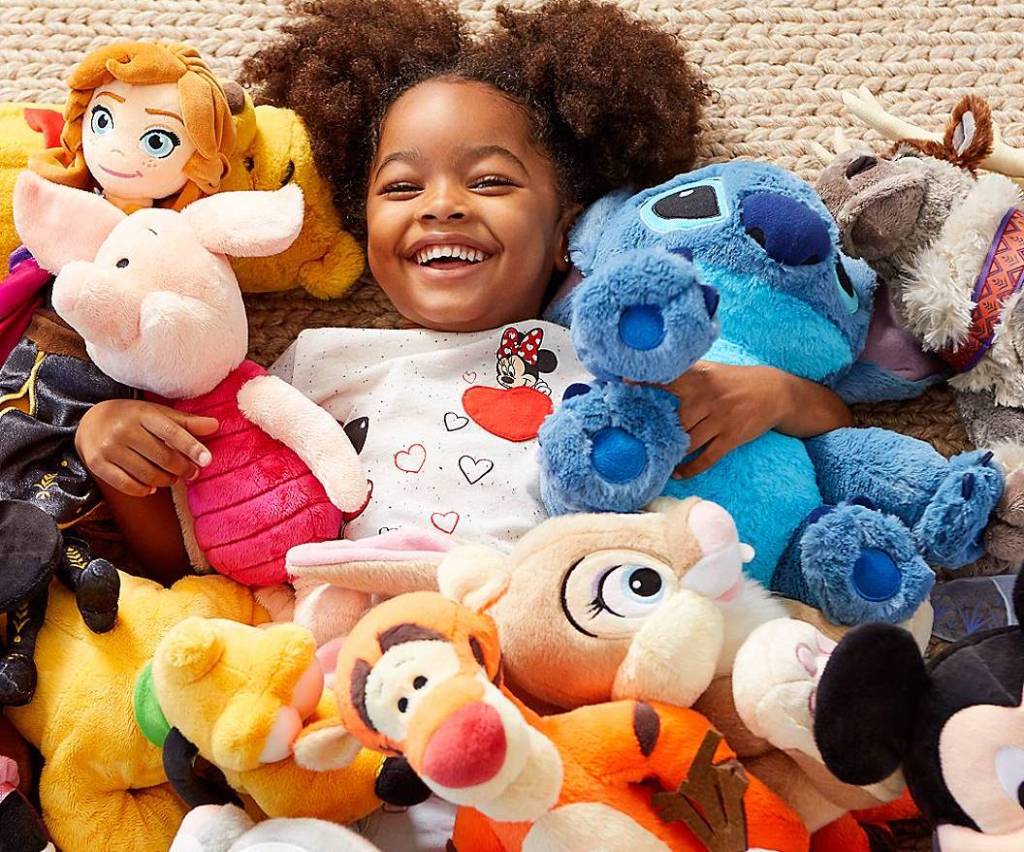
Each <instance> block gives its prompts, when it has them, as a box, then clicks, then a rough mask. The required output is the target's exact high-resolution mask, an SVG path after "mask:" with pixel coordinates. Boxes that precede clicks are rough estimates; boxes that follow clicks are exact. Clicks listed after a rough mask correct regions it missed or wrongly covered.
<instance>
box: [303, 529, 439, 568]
mask: <svg viewBox="0 0 1024 852" xmlns="http://www.w3.org/2000/svg"><path fill="white" fill-rule="evenodd" d="M455 544H456V543H455V542H454V541H453V540H452V537H451V536H449V535H442V534H441V533H435V532H434V531H432V530H425V529H419V528H413V527H403V528H401V529H397V530H391V531H390V532H386V533H381V534H380V535H375V536H371V537H370V538H361V539H358V540H356V541H349V540H347V539H343V540H339V541H321V542H317V543H314V544H301V545H299V546H298V547H293V548H292V549H291V550H290V551H289V552H288V564H289V565H294V566H299V565H325V564H331V565H335V564H339V563H346V562H382V561H387V562H423V561H428V560H431V559H436V557H437V554H439V553H447V552H448V551H449V550H451V549H452V548H453V547H455Z"/></svg>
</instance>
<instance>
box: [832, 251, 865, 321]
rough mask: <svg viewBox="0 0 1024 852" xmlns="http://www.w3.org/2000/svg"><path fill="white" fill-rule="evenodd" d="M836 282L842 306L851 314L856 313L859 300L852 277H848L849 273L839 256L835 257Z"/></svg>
mask: <svg viewBox="0 0 1024 852" xmlns="http://www.w3.org/2000/svg"><path fill="white" fill-rule="evenodd" d="M836 283H837V285H838V286H839V298H840V299H841V300H842V302H843V306H844V307H845V308H846V310H848V311H849V312H850V313H851V314H855V313H857V308H859V307H860V300H859V299H858V298H857V291H856V290H855V289H854V287H853V279H852V278H850V273H849V272H847V271H846V267H845V266H843V261H842V259H841V258H838V257H837V258H836Z"/></svg>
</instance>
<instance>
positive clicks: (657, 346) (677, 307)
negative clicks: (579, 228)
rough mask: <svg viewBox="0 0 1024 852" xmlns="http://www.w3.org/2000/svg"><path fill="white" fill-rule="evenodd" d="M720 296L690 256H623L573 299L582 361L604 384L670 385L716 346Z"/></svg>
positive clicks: (656, 253)
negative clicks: (618, 381)
mask: <svg viewBox="0 0 1024 852" xmlns="http://www.w3.org/2000/svg"><path fill="white" fill-rule="evenodd" d="M717 309H718V294H717V293H716V292H715V290H714V289H712V288H711V287H708V286H706V285H703V284H701V283H700V278H699V275H698V273H697V269H696V267H695V266H694V265H693V264H692V263H691V262H690V261H689V260H688V259H687V258H685V257H682V256H681V255H678V254H672V253H670V252H667V251H663V250H652V249H646V250H643V251H630V252H625V253H623V254H621V255H618V256H617V257H615V258H614V259H611V260H609V261H608V262H607V263H604V264H602V265H601V267H600V269H598V270H597V271H596V272H594V273H593V275H591V276H590V277H588V278H586V279H584V280H583V282H582V283H581V284H580V285H579V288H578V290H577V292H576V293H575V294H574V295H573V308H572V320H571V328H572V337H573V343H574V344H575V346H576V352H577V354H578V355H579V358H580V361H581V362H582V363H583V365H584V366H585V367H586V368H587V369H588V370H590V371H591V372H592V373H593V374H594V375H595V376H597V377H598V378H601V379H612V378H625V379H630V380H633V381H637V382H658V383H662V384H664V383H666V382H670V381H672V380H673V379H675V378H676V377H678V376H679V375H681V374H682V373H684V372H686V370H688V369H689V368H690V367H691V366H692V365H693V364H694V362H695V361H697V359H698V358H700V357H701V356H702V355H703V354H704V353H705V352H706V351H707V350H708V348H709V347H710V346H711V344H712V343H713V342H714V340H715V337H717V335H718V325H717V323H716V322H715V320H714V316H715V312H716V310H717Z"/></svg>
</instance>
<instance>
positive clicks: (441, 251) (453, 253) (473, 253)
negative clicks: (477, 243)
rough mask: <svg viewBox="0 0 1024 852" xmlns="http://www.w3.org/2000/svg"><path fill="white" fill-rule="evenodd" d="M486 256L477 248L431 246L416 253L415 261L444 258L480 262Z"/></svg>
mask: <svg viewBox="0 0 1024 852" xmlns="http://www.w3.org/2000/svg"><path fill="white" fill-rule="evenodd" d="M486 257H487V256H486V255H485V254H484V253H483V252H482V251H478V250H477V249H472V248H468V247H467V246H431V247H429V248H425V249H423V250H422V251H420V252H418V253H417V254H416V262H417V263H419V264H420V265H423V264H426V263H430V261H432V260H439V259H441V258H444V259H446V260H464V261H467V262H469V263H480V262H482V261H483V260H484V259H485V258H486Z"/></svg>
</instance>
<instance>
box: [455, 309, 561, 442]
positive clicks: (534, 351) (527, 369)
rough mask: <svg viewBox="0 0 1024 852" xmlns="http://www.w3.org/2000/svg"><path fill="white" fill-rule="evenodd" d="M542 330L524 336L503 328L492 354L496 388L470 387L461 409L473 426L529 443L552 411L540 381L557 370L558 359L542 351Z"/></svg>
mask: <svg viewBox="0 0 1024 852" xmlns="http://www.w3.org/2000/svg"><path fill="white" fill-rule="evenodd" d="M543 342H544V330H543V329H540V328H534V329H532V330H531V331H528V332H526V333H525V334H523V333H521V332H520V331H519V330H518V329H516V328H515V327H512V326H510V327H509V328H506V329H505V330H504V331H503V332H502V335H501V342H500V343H499V344H498V350H497V352H496V353H495V359H496V364H495V368H496V372H497V381H498V386H499V387H497V388H492V387H484V386H474V387H471V388H469V389H468V390H467V391H466V392H465V393H464V394H463V396H462V407H463V409H464V410H465V412H466V414H468V415H469V417H470V418H471V419H472V420H473V422H474V423H476V424H477V425H479V426H480V427H482V428H483V429H485V430H487V431H488V432H490V433H491V434H492V435H496V436H498V437H499V438H504V439H505V440H506V441H513V442H522V441H532V440H533V439H534V438H536V437H537V432H538V431H539V429H540V424H541V423H543V422H544V418H545V417H547V416H548V415H549V414H550V413H551V412H552V411H553V410H554V406H553V405H552V403H551V388H550V387H549V386H548V384H547V382H545V381H544V379H543V378H542V375H543V374H550V373H553V372H554V371H555V370H556V369H557V367H558V356H557V355H555V353H554V352H552V351H551V350H550V349H544V348H543V346H542V344H543Z"/></svg>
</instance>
